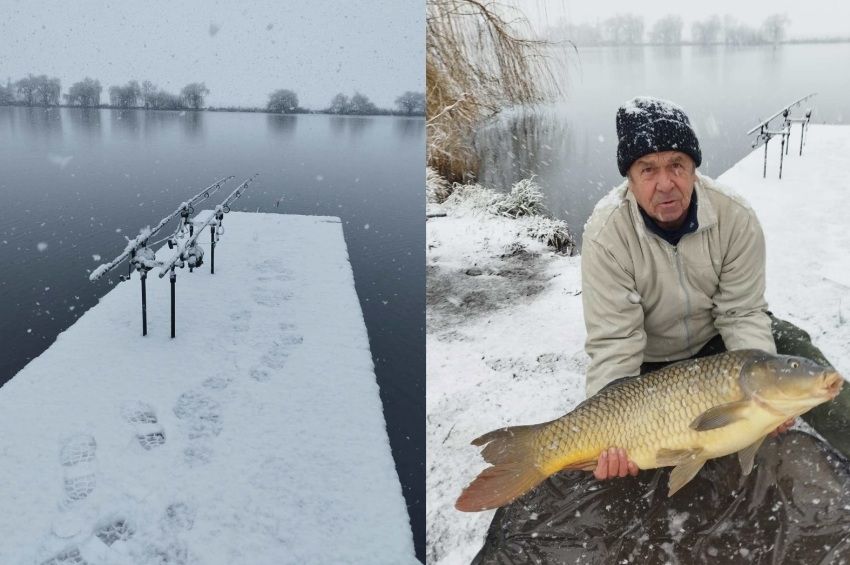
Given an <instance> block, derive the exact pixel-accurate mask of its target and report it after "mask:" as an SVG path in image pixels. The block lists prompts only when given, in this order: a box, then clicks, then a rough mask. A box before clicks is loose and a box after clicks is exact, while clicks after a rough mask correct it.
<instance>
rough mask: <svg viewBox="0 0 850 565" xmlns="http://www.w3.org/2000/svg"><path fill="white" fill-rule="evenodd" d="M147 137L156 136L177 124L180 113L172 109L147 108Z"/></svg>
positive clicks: (145, 117)
mask: <svg viewBox="0 0 850 565" xmlns="http://www.w3.org/2000/svg"><path fill="white" fill-rule="evenodd" d="M142 113H143V115H144V118H143V119H144V124H145V138H149V137H154V136H156V135H158V134H160V133H162V132H165V131H166V130H168V129H169V128H173V127H175V126H176V125H177V120H178V119H179V113H178V112H174V111H171V110H145V111H143V112H142Z"/></svg>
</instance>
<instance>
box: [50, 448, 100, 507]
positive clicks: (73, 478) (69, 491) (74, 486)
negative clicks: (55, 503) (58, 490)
mask: <svg viewBox="0 0 850 565" xmlns="http://www.w3.org/2000/svg"><path fill="white" fill-rule="evenodd" d="M96 451H97V442H95V440H94V438H93V437H92V436H90V435H88V434H77V435H75V436H72V437H70V438H69V439H68V440H66V441H65V443H64V444H63V445H62V449H61V450H60V452H59V462H60V463H61V464H62V475H63V480H64V491H65V496H64V499H63V500H62V504H61V507H62V509H67V508H70V507H71V506H73V505H74V504H75V503H77V502H80V501H82V500H85V499H86V498H88V496H89V495H90V494H91V493H92V491H93V490H94V487H95V485H96V484H97V480H96V474H95V463H96V461H95V452H96Z"/></svg>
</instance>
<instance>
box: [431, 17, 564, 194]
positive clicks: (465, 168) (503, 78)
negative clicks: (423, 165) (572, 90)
mask: <svg viewBox="0 0 850 565" xmlns="http://www.w3.org/2000/svg"><path fill="white" fill-rule="evenodd" d="M499 8H500V9H502V10H508V13H507V14H506V15H503V13H497V12H496V11H495V10H496V9H497V7H496V6H495V5H491V4H487V5H485V4H483V3H481V2H479V1H477V0H429V1H428V2H427V3H426V20H425V21H426V40H425V50H426V59H425V81H426V89H427V93H426V106H427V107H426V128H427V153H428V164H429V165H430V166H431V167H433V168H435V169H436V170H437V171H438V172H439V173H440V174H442V175H443V176H444V177H446V178H449V179H452V180H463V179H465V178H467V177H468V176H469V175H470V174H475V173H476V172H477V161H476V158H475V154H474V152H473V151H472V147H471V142H472V135H473V133H474V131H475V128H476V127H477V125H478V124H479V123H480V122H481V121H482V120H484V119H486V118H487V117H490V116H493V115H494V114H496V113H497V112H499V110H500V108H502V107H503V106H506V105H511V104H523V103H531V102H537V101H542V100H544V99H546V98H547V97H549V96H552V95H554V94H555V93H557V92H559V88H558V84H557V82H556V80H555V77H554V74H553V72H552V69H551V67H550V66H549V60H548V59H547V58H546V56H545V52H544V50H545V49H546V48H547V47H549V46H551V44H550V43H548V42H545V41H541V40H536V39H533V38H532V34H531V30H530V25H529V24H528V20H526V19H525V18H524V17H523V16H522V14H521V12H519V10H516V9H510V8H506V7H505V6H502V5H499Z"/></svg>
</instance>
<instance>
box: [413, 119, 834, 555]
mask: <svg viewBox="0 0 850 565" xmlns="http://www.w3.org/2000/svg"><path fill="white" fill-rule="evenodd" d="M798 135H799V128H797V127H796V126H795V128H794V131H793V132H792V135H791V141H790V143H791V148H790V151H789V154H788V155H786V156H785V158H784V162H783V171H782V179H781V180H779V178H778V176H779V151H780V147H781V144H780V143H779V142H778V141H773V142H771V143H770V144H769V147H768V164H767V178H762V173H763V169H764V148H763V147H758V148H756V149H754V150H753V151H752V152H751V153H750V154H749V155H747V156H746V157H745V158H743V159H742V160H741V161H740V162H738V163H737V164H735V165H734V166H733V167H732V168H731V169H730V170H728V171H726V172H725V173H724V174H722V175H721V176H720V177H719V181H720V182H721V183H723V184H725V185H727V186H728V187H730V188H731V189H732V190H734V191H736V192H738V193H739V194H741V195H742V196H743V197H744V198H745V199H746V200H747V201H748V202H749V203H750V204H751V205H752V207H753V208H754V209H755V210H756V213H757V214H758V217H759V220H760V221H761V223H762V226H763V228H764V232H765V237H766V241H767V299H768V303H769V306H770V309H771V310H772V311H773V312H774V313H775V314H776V315H777V316H779V317H780V318H783V319H787V320H789V321H791V322H793V323H795V324H797V325H799V326H800V327H802V328H804V329H805V330H807V331H808V332H809V333H810V334H811V336H812V339H813V341H814V343H815V344H816V345H818V347H820V348H821V350H822V351H823V352H824V354H825V355H826V356H827V358H828V359H829V360H830V361H831V362H832V363H833V364H834V365H835V366H836V368H837V369H838V370H839V371H840V372H841V373H842V374H843V375H845V376H850V229H848V219H847V213H846V210H847V209H848V207H850V191H848V189H847V183H846V180H845V179H846V177H847V174H848V170H850V126H837V125H810V126H809V129H807V131H806V139H805V147H804V149H803V154H802V156H799V155H798V154H797V153H798V144H799V137H798ZM611 166H612V167H613V166H614V164H613V156H612V164H611ZM437 208H442V209H441V210H437ZM432 211H433V212H437V211H446V212H448V215H447V217H445V218H440V217H437V218H434V219H429V220H428V221H427V223H426V233H427V244H428V249H429V251H428V257H427V260H428V266H429V271H428V272H429V275H428V276H429V284H433V285H434V288H438V289H439V290H440V292H441V295H440V297H436V296H435V297H429V303H428V333H427V336H426V340H427V342H426V343H427V348H428V368H427V371H428V396H427V404H426V414H427V418H428V432H427V437H426V442H427V460H428V464H427V468H428V476H427V479H426V485H427V497H428V499H427V502H428V526H427V527H428V531H427V537H428V547H427V550H426V555H427V557H428V562H429V563H440V564H444V565H448V564H460V563H469V561H470V560H471V559H472V558H473V557H474V556H475V554H476V552H477V551H478V550H479V549H480V548H481V546H482V545H483V543H484V537H485V534H486V531H487V527H488V525H489V523H490V521H491V520H492V517H493V512H492V511H491V512H482V513H479V514H463V513H460V512H458V511H456V510H455V509H454V507H453V505H454V501H455V499H456V498H457V496H458V495H459V494H460V490H461V488H462V487H463V486H464V485H465V484H466V483H467V482H468V481H470V480H472V478H473V477H474V476H475V475H476V474H477V473H478V472H479V471H480V470H481V469H483V467H484V466H485V464H484V463H483V460H482V459H481V458H480V455H479V453H478V451H479V450H478V449H476V448H474V447H472V446H470V445H469V441H470V440H471V439H472V438H475V437H477V436H479V435H481V434H482V433H485V432H488V431H490V430H493V429H496V428H499V427H502V426H511V425H519V424H531V423H535V422H543V421H546V420H550V419H553V418H557V417H559V416H561V415H563V414H564V413H565V412H567V411H569V410H571V409H572V408H574V407H575V406H576V405H577V404H578V403H579V402H581V401H582V400H583V399H584V371H585V368H586V366H587V357H586V355H585V353H584V350H583V344H584V339H585V331H584V319H583V315H582V309H581V296H580V290H581V275H580V271H581V258H580V257H563V256H558V255H555V254H554V253H553V252H552V251H551V250H548V251H547V250H544V249H543V248H542V247H541V246H540V244H539V243H538V242H535V241H533V240H530V239H528V238H524V237H522V236H518V235H517V234H518V232H520V231H521V230H520V229H519V228H518V227H517V224H516V223H515V222H514V221H512V220H508V219H505V218H497V217H493V216H489V217H488V216H486V215H485V214H482V213H481V212H480V211H473V213H468V211H467V210H465V209H464V206H458V207H456V208H453V209H451V208H450V209H446V208H443V207H436V208H435V209H434V210H432ZM573 227H574V228H575V229H581V226H573ZM520 248H522V249H524V250H525V252H523V253H517V252H516V250H517V249H520ZM503 273H505V274H504V275H503ZM470 274H474V275H475V276H470ZM458 375H462V376H463V378H458Z"/></svg>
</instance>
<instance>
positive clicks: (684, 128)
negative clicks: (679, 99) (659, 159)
mask: <svg viewBox="0 0 850 565" xmlns="http://www.w3.org/2000/svg"><path fill="white" fill-rule="evenodd" d="M658 151H682V152H683V153H687V154H688V155H690V157H691V159H693V160H694V164H695V165H696V166H697V167H699V165H700V163H701V162H702V153H701V152H700V149H699V141H698V140H697V136H696V134H695V133H694V130H693V128H692V127H691V122H690V120H688V116H687V115H686V114H685V111H684V110H682V108H681V107H679V106H677V105H676V104H674V103H672V102H670V101H668V100H662V99H660V98H650V97H647V96H638V97H637V98H632V99H631V100H629V101H628V102H626V103H625V104H623V105H622V106H620V108H619V109H618V110H617V166H618V167H619V168H620V174H621V175H623V176H626V173H627V172H628V170H629V167H631V166H632V163H634V162H635V161H637V160H638V159H640V158H641V157H643V156H644V155H647V154H649V153H656V152H658Z"/></svg>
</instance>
